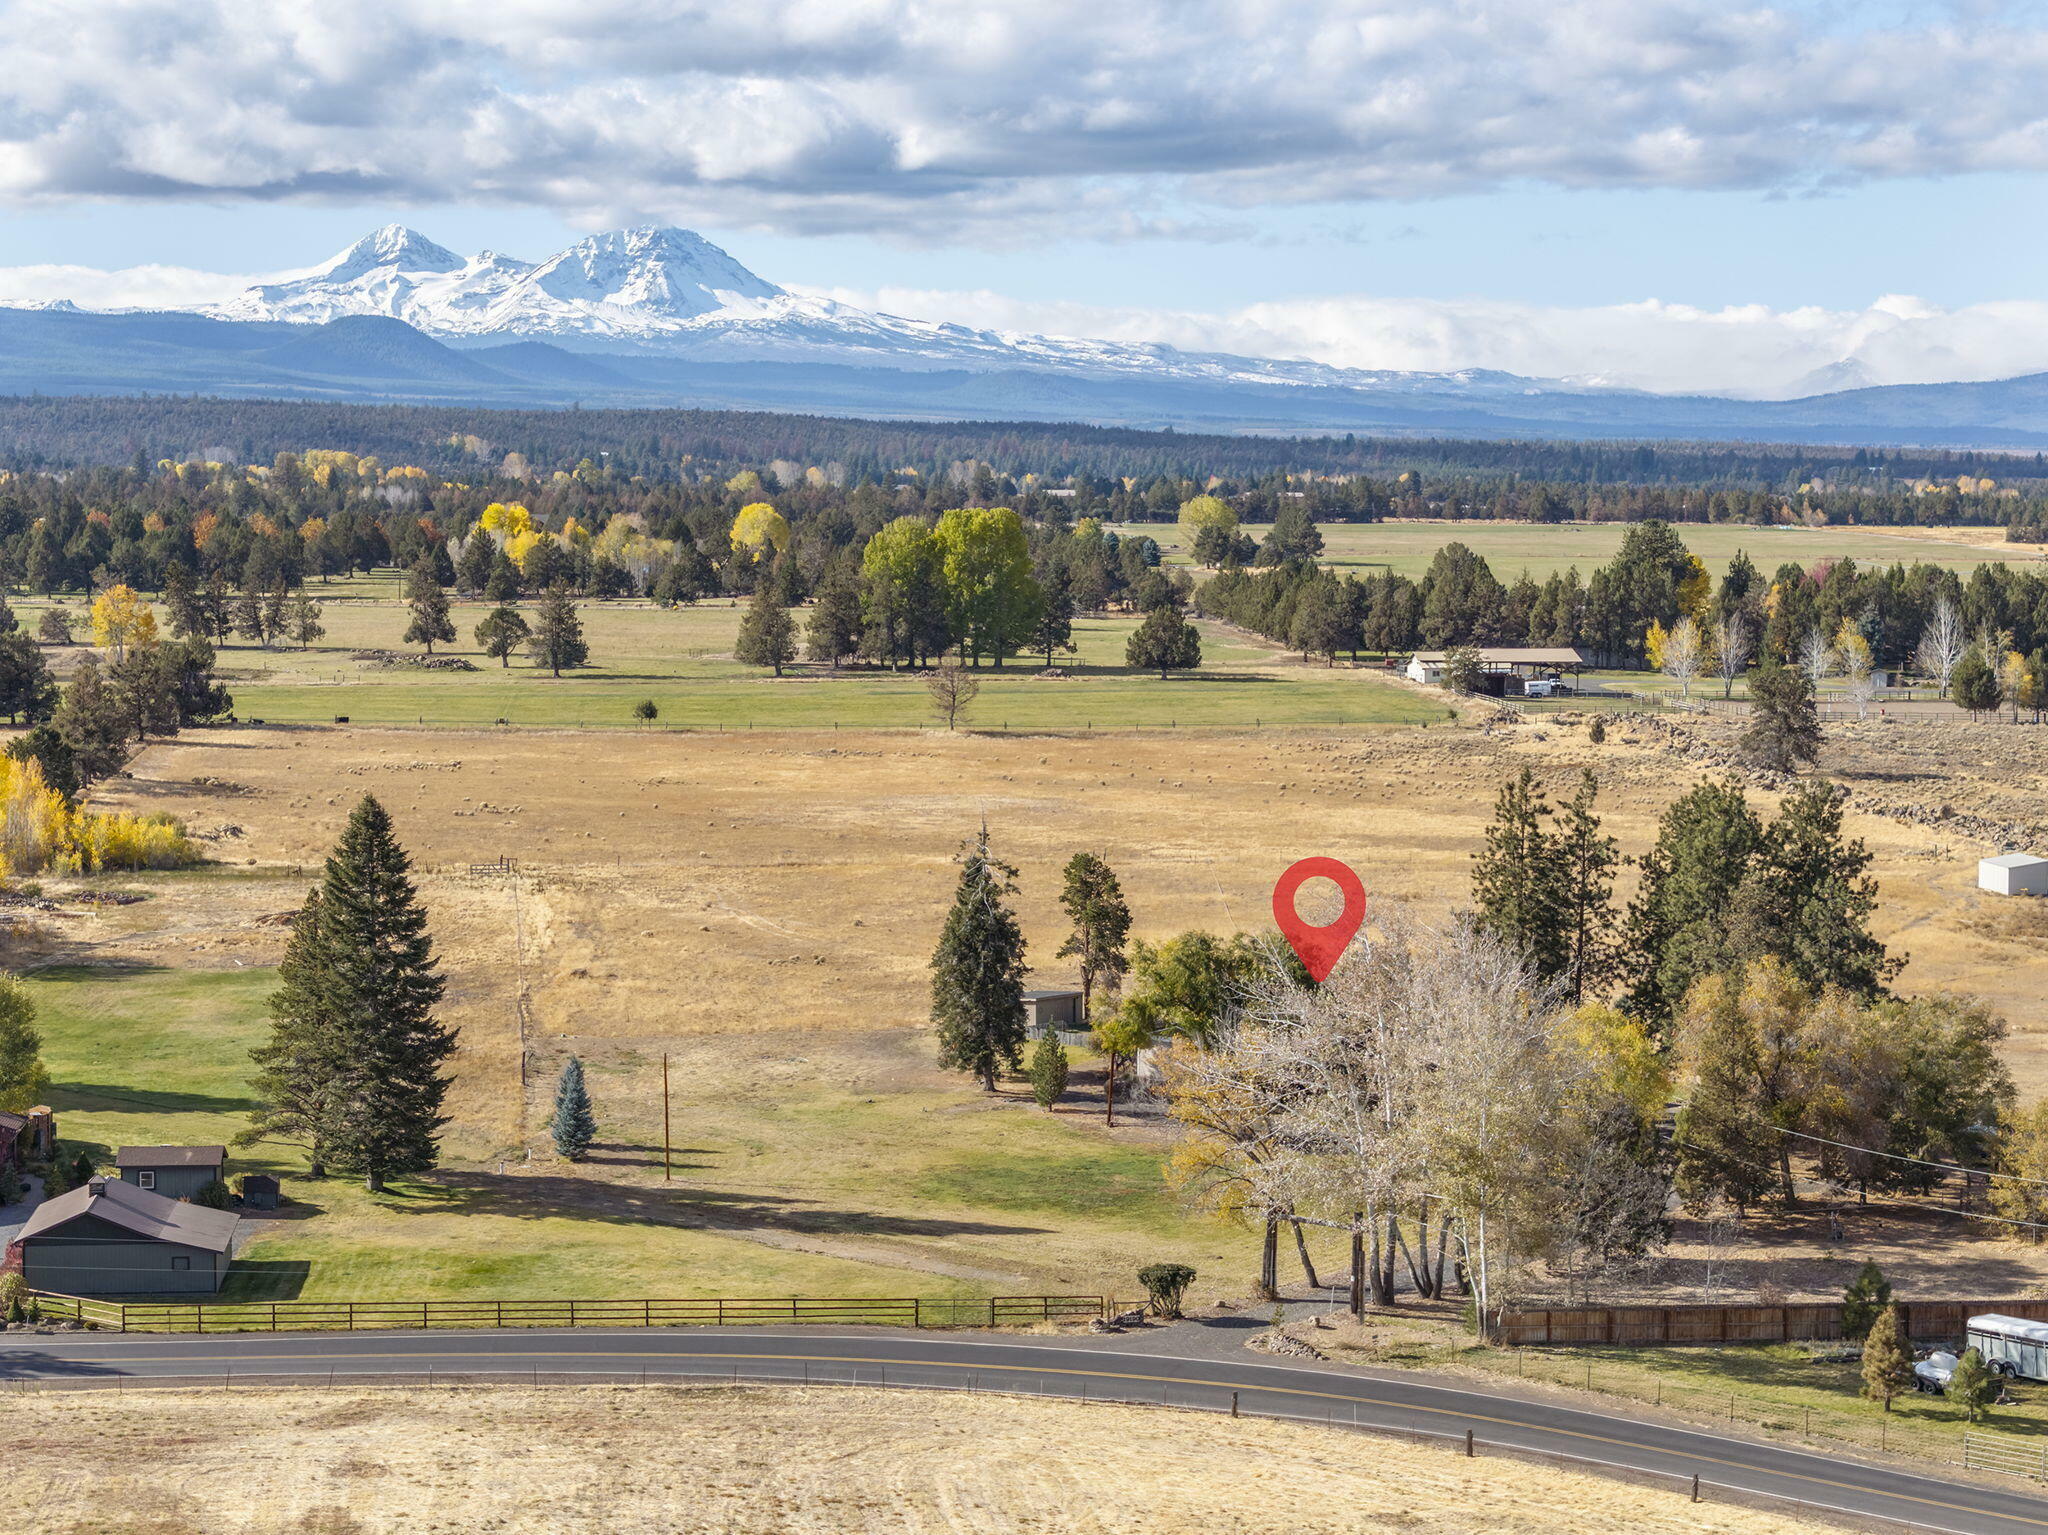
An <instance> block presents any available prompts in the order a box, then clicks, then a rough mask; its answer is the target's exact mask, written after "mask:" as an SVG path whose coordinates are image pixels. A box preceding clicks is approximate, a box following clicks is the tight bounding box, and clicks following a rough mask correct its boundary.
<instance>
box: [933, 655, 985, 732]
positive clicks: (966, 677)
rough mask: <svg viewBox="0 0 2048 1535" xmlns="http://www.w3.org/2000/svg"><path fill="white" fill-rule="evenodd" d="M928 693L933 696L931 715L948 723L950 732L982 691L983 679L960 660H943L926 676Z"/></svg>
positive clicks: (947, 726)
mask: <svg viewBox="0 0 2048 1535" xmlns="http://www.w3.org/2000/svg"><path fill="white" fill-rule="evenodd" d="M924 685H925V691H926V692H928V693H930V694H931V699H932V713H934V714H936V715H937V716H938V717H939V718H940V719H942V720H944V721H945V722H946V728H947V729H948V730H951V729H953V728H954V727H955V726H956V725H958V724H959V721H960V716H961V715H962V714H964V713H966V712H967V706H968V705H969V704H971V703H973V702H974V698H975V695H976V694H977V693H979V692H980V691H981V679H980V678H979V677H977V676H975V675H974V673H973V672H971V671H969V670H968V669H967V668H966V667H964V666H962V665H960V664H959V663H958V662H957V661H942V662H940V663H939V664H938V665H937V666H934V667H933V668H932V669H931V670H930V671H929V672H927V673H926V674H925V679H924Z"/></svg>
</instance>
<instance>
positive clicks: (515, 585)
mask: <svg viewBox="0 0 2048 1535" xmlns="http://www.w3.org/2000/svg"><path fill="white" fill-rule="evenodd" d="M484 542H485V543H487V544H491V550H492V552H491V569H490V574H488V575H487V576H485V577H484V600H485V601H486V602H495V603H497V604H499V605H500V606H501V607H502V606H503V605H504V604H506V603H508V602H517V601H518V600H519V585H520V583H519V567H518V566H517V565H515V564H513V563H512V556H510V555H509V554H507V553H506V552H505V551H504V550H503V549H500V548H498V547H497V546H496V544H494V543H492V541H491V540H490V539H489V538H485V540H484Z"/></svg>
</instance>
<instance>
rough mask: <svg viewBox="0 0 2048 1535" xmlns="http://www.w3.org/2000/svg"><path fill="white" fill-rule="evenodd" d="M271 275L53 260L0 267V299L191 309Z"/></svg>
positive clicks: (90, 306) (2, 301)
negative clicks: (114, 267) (103, 266)
mask: <svg viewBox="0 0 2048 1535" xmlns="http://www.w3.org/2000/svg"><path fill="white" fill-rule="evenodd" d="M270 280H271V279H270V278H268V277H249V276H240V277H238V276H235V275H233V274H230V273H225V272H200V271H195V270H193V269H192V268H191V267H179V266H134V267H123V268H121V269H120V270H118V271H111V272H108V271H101V270H100V269H99V268H97V267H88V266H62V265H57V264H54V263H51V264H45V265H41V266H13V267H0V304H37V303H49V302H53V301H55V300H59V299H69V300H70V301H71V302H72V303H74V304H76V305H78V306H79V308H81V309H196V308H199V307H201V306H202V305H206V304H218V303H221V302H224V301H225V300H227V299H230V298H233V297H234V296H235V295H236V294H237V293H240V292H241V291H242V290H243V289H244V288H247V287H249V286H250V285H251V284H253V283H259V282H267V281H270Z"/></svg>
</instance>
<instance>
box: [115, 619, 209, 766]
mask: <svg viewBox="0 0 2048 1535" xmlns="http://www.w3.org/2000/svg"><path fill="white" fill-rule="evenodd" d="M178 643H179V644H181V645H182V644H183V643H184V642H183V641H182V640H181V641H179V642H178ZM200 643H201V644H205V641H204V640H202V641H200ZM162 649H163V647H162V646H160V645H158V644H155V643H154V642H152V643H150V644H148V645H135V646H132V647H130V649H129V651H128V653H127V654H126V655H124V656H122V657H121V658H120V659H119V660H118V661H116V662H115V663H114V664H113V665H112V666H111V667H109V668H108V670H107V692H108V694H109V696H110V697H111V699H112V700H113V706H114V708H115V709H116V710H118V711H119V713H120V716H121V721H122V726H123V729H124V730H125V731H126V732H127V735H128V737H129V738H130V739H132V740H135V741H138V742H140V741H146V740H148V739H149V737H151V736H153V735H156V736H173V735H176V734H177V733H178V727H179V724H180V720H179V716H178V699H177V694H176V692H175V691H174V683H175V672H174V671H173V670H172V669H170V668H167V667H166V666H164V664H163V656H162Z"/></svg>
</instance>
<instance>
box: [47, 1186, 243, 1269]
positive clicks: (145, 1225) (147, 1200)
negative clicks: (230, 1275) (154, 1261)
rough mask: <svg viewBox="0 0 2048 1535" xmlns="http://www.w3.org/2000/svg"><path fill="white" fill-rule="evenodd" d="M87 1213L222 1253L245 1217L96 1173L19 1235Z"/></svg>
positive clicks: (54, 1202)
mask: <svg viewBox="0 0 2048 1535" xmlns="http://www.w3.org/2000/svg"><path fill="white" fill-rule="evenodd" d="M82 1215H90V1216H92V1217H93V1218H94V1219H95V1220H102V1221H105V1222H107V1224H109V1225H111V1226H119V1227H120V1228H121V1229H122V1230H124V1231H132V1232H134V1233H135V1235H137V1236H139V1237H145V1238H147V1239H149V1240H151V1241H155V1242H176V1243H177V1244H178V1245H180V1246H181V1247H200V1248H204V1249H206V1250H207V1251H208V1252H217V1253H224V1252H228V1251H230V1250H231V1249H232V1248H233V1246H234V1241H235V1227H236V1226H237V1225H239V1224H240V1223H241V1217H240V1216H238V1215H236V1214H235V1213H234V1212H233V1211H232V1210H209V1209H207V1208H206V1207H205V1206H204V1205H188V1204H186V1203H184V1202H183V1201H181V1200H176V1199H166V1198H165V1197H164V1196H163V1195H161V1194H157V1193H152V1192H151V1191H150V1190H148V1189H142V1188H137V1187H136V1186H135V1185H134V1184H132V1183H124V1182H122V1181H121V1180H120V1179H119V1178H94V1179H92V1180H91V1181H90V1182H88V1183H87V1184H86V1185H85V1186H84V1187H83V1188H75V1189H73V1190H72V1191H71V1192H70V1193H68V1194H59V1195H58V1196H57V1197H56V1198H55V1199H46V1200H44V1201H43V1202H42V1203H41V1204H39V1205H37V1206H36V1207H35V1209H34V1210H33V1211H32V1212H30V1214H29V1218H28V1219H27V1221H25V1222H24V1223H23V1224H22V1228H21V1230H20V1231H19V1232H17V1233H16V1235H15V1240H16V1241H18V1242H26V1241H28V1240H30V1239H31V1238H33V1237H39V1236H47V1235H48V1234H49V1233H51V1232H52V1231H54V1230H56V1228H57V1227H59V1226H62V1225H64V1224H66V1223H67V1222H70V1221H75V1220H77V1219H78V1218H79V1217H80V1216H82Z"/></svg>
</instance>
